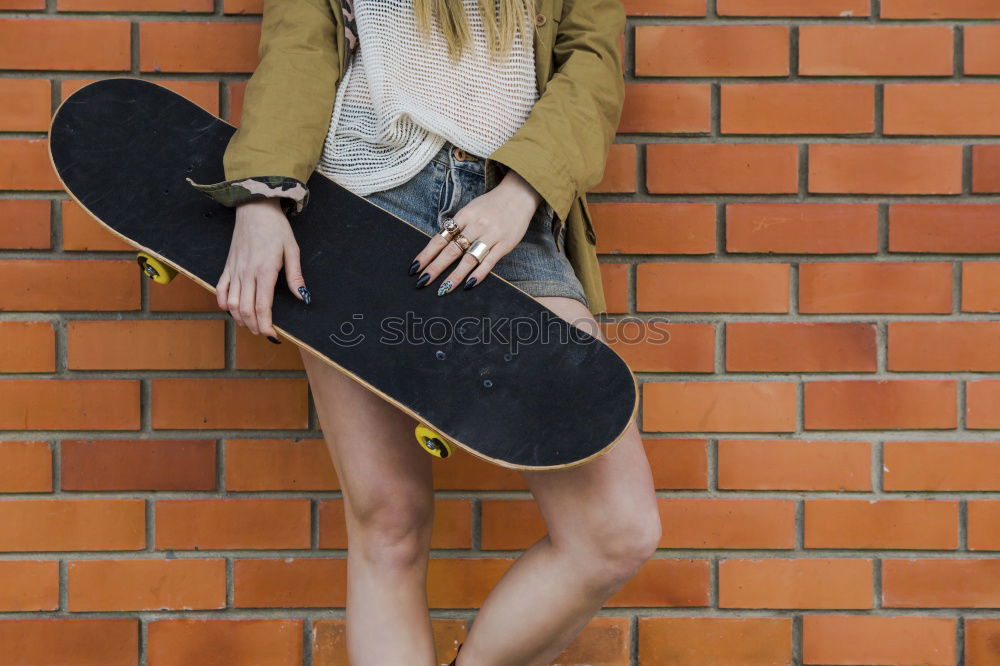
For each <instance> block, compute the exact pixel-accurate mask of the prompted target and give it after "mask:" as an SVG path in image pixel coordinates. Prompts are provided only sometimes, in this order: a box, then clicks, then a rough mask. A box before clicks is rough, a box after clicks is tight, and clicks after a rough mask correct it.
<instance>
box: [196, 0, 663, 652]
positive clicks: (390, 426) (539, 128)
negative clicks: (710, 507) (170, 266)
mask: <svg viewBox="0 0 1000 666" xmlns="http://www.w3.org/2000/svg"><path fill="white" fill-rule="evenodd" d="M342 2H343V5H342V4H341V3H342ZM351 4H353V7H352V6H351ZM623 27H624V13H623V11H622V8H621V5H620V3H619V2H618V1H617V0H354V2H353V3H351V2H350V0H273V1H270V2H265V6H264V17H263V32H262V35H261V45H260V57H261V60H260V64H259V65H258V67H257V69H256V71H255V72H254V74H253V76H252V77H251V79H250V81H249V82H248V84H247V90H246V95H245V103H244V109H243V116H242V124H241V128H240V129H239V130H238V131H237V133H236V134H235V135H234V137H233V139H232V141H231V142H230V144H229V146H228V148H227V151H226V155H225V168H226V176H227V178H228V180H226V181H223V182H221V183H215V184H212V185H198V184H194V185H195V187H198V188H199V189H201V190H202V191H204V192H206V193H207V194H209V195H211V196H213V197H214V198H216V199H217V200H218V201H220V202H222V203H225V204H226V205H231V206H238V208H237V212H236V228H235V231H234V234H233V241H232V246H231V250H230V255H229V259H228V261H227V264H226V268H225V271H224V272H223V274H222V277H221V279H220V281H219V283H218V285H217V290H218V301H219V307H220V308H222V309H224V310H228V311H229V312H230V313H231V314H232V316H233V318H234V319H235V320H236V322H237V323H238V324H240V325H243V326H247V327H248V328H249V329H250V330H251V331H252V332H253V333H254V334H258V333H263V334H265V335H267V336H274V335H276V333H275V331H274V329H273V328H272V327H271V321H270V305H271V297H272V294H273V291H274V288H275V285H276V281H277V276H278V273H279V270H280V269H281V268H282V267H283V268H284V271H285V276H286V279H287V283H288V284H287V286H288V288H289V289H290V290H291V291H292V293H293V294H295V295H296V296H297V297H298V298H301V299H302V300H303V301H305V303H307V304H308V303H309V302H310V295H309V292H308V286H307V284H306V282H305V279H304V278H308V277H309V276H303V275H302V272H301V269H300V266H299V259H298V256H299V252H298V247H297V246H296V243H295V239H294V236H293V234H292V225H294V217H295V215H296V214H297V213H298V212H300V211H301V210H303V209H304V207H305V206H306V205H307V202H308V188H307V187H306V184H305V183H306V181H307V180H308V178H309V176H310V174H311V173H312V171H313V169H314V168H316V169H318V170H320V171H321V172H323V173H325V174H326V175H328V176H330V177H331V178H333V179H334V180H336V181H337V182H339V183H340V184H342V185H344V186H345V187H347V188H348V189H351V190H352V191H354V192H355V193H357V194H360V195H362V196H365V197H366V198H368V200H369V201H371V202H372V203H375V204H377V205H379V206H381V207H383V208H386V209H387V210H390V211H392V212H393V213H395V214H397V215H399V216H400V217H403V218H404V219H406V220H407V221H409V222H410V223H412V224H414V225H416V226H418V227H420V228H422V229H424V230H425V231H427V232H428V233H429V234H433V237H432V238H431V240H430V241H429V242H428V243H427V245H426V247H425V248H424V249H423V250H422V251H421V252H420V253H419V254H418V255H417V256H415V257H414V258H413V263H412V265H410V266H408V267H405V268H404V267H402V266H398V267H397V266H384V267H381V266H373V267H372V268H373V278H374V279H377V272H376V271H377V270H408V271H409V272H410V275H412V276H414V284H415V286H416V287H417V288H423V287H426V286H427V285H434V286H435V287H436V292H437V294H438V295H439V296H442V297H449V298H460V297H461V295H460V294H453V295H449V294H450V293H451V292H453V291H454V290H455V289H456V287H457V286H459V285H461V286H462V287H463V288H467V289H468V288H475V286H476V285H477V284H479V283H481V282H482V281H483V280H485V279H489V278H488V274H489V272H490V271H491V270H495V271H496V272H497V273H498V274H499V275H501V276H503V277H504V278H506V279H509V280H510V281H512V282H514V283H515V284H516V285H518V286H519V287H521V288H522V289H525V290H526V291H528V293H530V294H532V295H533V296H535V297H537V298H538V300H540V301H541V302H542V303H543V304H544V305H546V306H547V307H549V308H550V309H551V310H553V311H555V312H556V313H557V314H558V315H560V316H562V317H563V318H565V319H567V320H570V321H572V322H573V323H575V324H577V325H579V326H585V327H587V330H588V331H589V332H591V333H595V334H599V330H598V329H597V326H596V323H595V321H594V318H593V316H592V313H597V312H601V311H603V310H604V299H603V294H602V292H601V289H600V276H599V274H598V273H597V263H596V254H595V252H594V245H593V243H594V236H593V230H592V228H591V226H590V220H589V215H588V214H587V211H586V200H585V192H586V191H587V190H588V189H589V188H591V187H593V185H595V184H596V183H597V182H598V181H599V180H600V178H601V175H602V172H603V165H604V161H605V158H606V156H607V150H608V146H609V144H610V143H611V141H612V140H613V138H614V134H615V129H616V126H617V124H618V118H619V115H620V112H621V103H622V97H623V87H624V85H623V81H622V75H621V60H620V57H619V53H618V40H619V38H620V36H621V33H622V30H623ZM289 218H291V221H290V219H289ZM330 233H336V220H335V219H331V226H330ZM456 259H457V260H459V261H458V262H457V263H455V260H456ZM453 264H454V265H453ZM449 267H450V268H449ZM302 359H303V363H304V365H305V368H306V373H307V376H308V378H309V383H310V387H311V389H312V393H313V397H314V400H315V405H316V410H317V413H318V416H319V420H320V424H321V426H322V429H323V433H324V435H325V437H326V440H327V445H328V447H329V449H330V454H331V458H332V460H333V462H334V465H335V467H336V471H337V474H338V478H339V479H340V483H341V487H342V489H343V495H344V509H345V518H346V522H347V529H348V537H349V543H350V548H349V551H348V558H347V560H348V588H347V647H348V653H349V656H350V658H351V660H352V662H353V663H357V664H379V665H380V666H381V665H395V664H400V665H402V664H406V665H414V664H420V665H427V666H429V665H430V664H437V663H438V662H437V661H435V655H434V646H433V643H432V635H431V625H430V618H429V613H428V608H427V598H426V572H427V564H428V551H429V545H430V533H431V523H432V518H433V487H432V481H431V458H430V457H429V456H427V455H426V454H425V453H424V452H422V451H421V450H420V449H419V448H418V447H417V446H415V445H414V444H413V441H412V431H413V427H414V425H415V424H414V421H413V419H412V418H411V417H409V416H408V415H406V414H405V413H403V412H401V411H399V410H398V409H397V408H395V407H394V406H393V405H391V404H389V403H388V402H386V401H384V400H382V399H381V398H379V397H378V396H377V395H375V394H374V393H372V392H369V391H367V390H366V389H364V388H363V387H361V386H360V385H359V384H357V383H356V382H354V381H353V380H352V379H350V378H348V377H346V376H345V375H343V374H341V373H340V372H338V371H336V370H335V369H333V368H331V367H329V366H328V365H326V364H325V363H323V362H321V361H320V360H319V359H317V358H316V357H314V356H312V355H311V354H308V353H305V352H303V353H302ZM594 381H600V377H595V378H594ZM359 438H362V439H364V440H365V444H364V446H353V447H351V452H350V455H347V451H346V450H345V449H344V448H342V447H343V446H345V445H344V444H343V442H347V441H354V442H357V441H358V439H359ZM522 475H523V477H524V480H525V482H526V484H527V486H528V488H529V489H530V490H531V492H532V495H533V496H534V498H535V499H536V501H537V502H538V504H539V508H540V510H541V513H542V515H543V517H544V519H545V522H546V525H547V527H548V534H547V535H546V536H545V537H544V538H542V539H541V540H539V541H538V542H537V543H535V544H534V545H533V546H532V547H531V548H530V549H528V550H527V551H526V552H524V553H523V554H522V555H521V557H519V558H518V559H517V560H516V562H515V563H514V564H513V566H512V567H511V568H510V569H509V570H508V571H507V572H506V574H505V575H504V576H503V577H502V578H501V580H500V581H499V583H498V584H497V585H496V587H495V588H494V589H493V591H492V592H491V594H490V595H489V597H488V598H487V599H486V601H485V602H484V603H483V604H482V606H481V608H480V610H479V612H478V614H477V616H476V619H475V622H474V624H473V626H472V628H471V630H470V631H469V633H468V635H467V637H466V639H465V641H464V643H463V644H462V645H461V646H460V649H459V652H458V654H457V657H456V660H455V661H453V662H452V664H457V665H459V666H469V665H474V666H493V665H501V664H503V665H512V666H513V665H516V666H525V665H536V664H547V663H549V661H550V660H551V659H553V658H554V657H555V656H556V655H558V654H559V652H561V651H562V650H563V649H564V648H565V647H566V646H567V645H568V644H569V643H570V642H571V641H572V640H573V639H574V638H575V637H576V635H577V634H578V633H579V632H580V631H581V629H582V628H583V627H584V626H585V625H586V623H587V622H588V620H589V619H590V618H591V617H592V616H593V615H594V614H595V613H596V611H598V610H599V609H600V608H601V607H602V605H603V604H604V602H605V601H606V600H607V599H608V597H610V596H611V595H612V594H613V593H614V592H615V591H616V590H618V589H619V588H620V587H621V586H622V585H623V584H624V583H625V582H626V581H628V580H629V579H630V578H631V577H632V576H633V575H634V574H635V572H636V570H637V569H638V568H639V566H640V565H641V564H642V563H643V562H644V561H645V560H647V559H648V558H649V557H650V555H651V554H652V553H653V552H654V550H655V549H656V546H657V543H658V541H659V537H660V522H659V515H658V512H657V507H656V500H655V494H654V490H653V483H652V477H651V474H650V469H649V464H648V462H647V460H646V457H645V454H644V451H643V448H642V443H641V440H640V437H639V433H638V429H637V428H636V426H635V424H634V423H633V424H632V425H631V426H630V427H629V429H628V430H627V431H626V433H625V434H624V435H623V436H622V438H621V439H620V440H619V442H618V443H617V444H616V445H615V446H614V448H613V449H612V450H611V451H610V452H608V453H606V454H605V455H603V456H601V457H600V458H598V459H596V460H594V461H591V462H589V463H587V464H584V465H580V466H577V467H572V468H569V469H562V470H554V471H553V470H545V471H533V472H532V471H527V472H522Z"/></svg>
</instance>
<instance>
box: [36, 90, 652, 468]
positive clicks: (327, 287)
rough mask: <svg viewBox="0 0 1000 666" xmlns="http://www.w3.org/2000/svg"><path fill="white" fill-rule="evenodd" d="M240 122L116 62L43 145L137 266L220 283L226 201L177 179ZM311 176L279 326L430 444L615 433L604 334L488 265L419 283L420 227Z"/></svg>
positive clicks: (479, 450) (616, 378) (508, 463)
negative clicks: (468, 280)
mask: <svg viewBox="0 0 1000 666" xmlns="http://www.w3.org/2000/svg"><path fill="white" fill-rule="evenodd" d="M233 132H235V128H234V127H233V126H232V125H230V124H228V123H226V122H225V121H223V120H221V119H220V118H217V117H216V116H214V115H212V114H211V113H209V112H207V111H205V110H204V109H202V108H201V107H199V106H197V105H196V104H194V103H193V102H191V101H190V100H188V99H187V98H185V97H183V96H181V95H179V94H177V93H174V92H173V91H171V90H168V89H167V88H164V87H162V86H160V85H157V84H155V83H152V82H149V81H144V80H141V79H135V78H113V79H105V80H102V81H98V82H94V83H91V84H89V85H87V86H84V87H83V88H81V89H79V90H78V91H76V92H75V93H73V94H72V95H71V96H69V97H68V98H67V99H66V100H65V101H64V102H63V103H62V104H61V105H60V107H59V109H58V110H57V111H56V113H55V115H54V116H53V119H52V123H51V127H50V132H49V152H50V157H51V159H52V163H53V165H54V167H55V170H56V173H57V174H58V176H59V178H60V180H61V181H62V183H63V185H64V187H65V189H66V191H67V192H68V193H69V194H70V196H71V197H72V198H73V199H74V200H76V201H77V202H78V203H79V204H80V205H81V206H82V207H83V208H84V209H85V210H86V211H87V212H88V213H89V214H90V215H91V216H92V217H93V218H94V219H96V220H97V221H98V222H99V223H101V224H102V225H104V226H105V227H107V228H108V229H109V230H111V231H112V232H113V233H114V234H116V235H117V236H119V237H120V238H122V239H123V240H125V241H126V242H128V243H129V244H131V245H133V246H134V247H136V248H137V249H138V250H141V251H142V253H143V254H144V255H145V256H146V257H148V258H149V262H147V266H146V269H147V273H151V272H155V269H154V270H153V271H149V267H151V266H157V267H159V269H160V273H161V274H162V273H163V272H164V266H165V267H166V270H167V271H170V270H171V269H172V270H176V271H179V272H180V273H183V274H184V275H186V276H188V277H189V278H191V279H193V280H194V281H195V282H197V283H198V284H200V285H201V286H202V287H204V288H206V289H208V290H210V291H212V292H213V293H214V292H215V285H216V284H217V283H218V280H219V277H220V276H221V274H222V270H223V268H224V266H225V262H226V258H227V256H228V252H229V245H230V242H231V240H232V234H233V228H234V224H235V210H234V209H232V208H229V207H226V206H222V205H220V204H218V203H216V202H215V201H213V200H212V199H210V198H209V197H207V196H206V195H204V194H202V193H200V192H198V191H197V190H195V189H194V188H193V187H191V186H190V185H189V184H188V183H187V182H186V181H185V178H186V177H190V178H191V179H192V180H194V181H195V182H201V183H214V182H219V181H222V180H224V179H225V175H224V170H223V165H222V157H223V153H224V152H225V149H226V145H227V144H228V142H229V139H230V137H231V136H232V134H233ZM308 186H309V193H310V194H309V205H308V206H307V207H306V209H305V210H304V211H303V212H302V213H301V214H300V215H298V216H295V217H294V218H292V220H291V226H292V229H293V230H294V233H295V237H296V239H297V241H298V244H299V248H300V257H301V263H302V271H303V275H304V277H305V282H306V284H307V285H308V286H309V291H310V293H311V295H312V301H311V304H309V305H306V304H305V303H303V302H302V301H300V300H298V299H296V298H295V297H294V296H293V295H292V294H291V293H290V292H289V290H288V288H287V286H286V284H285V277H284V274H283V273H282V274H280V275H279V276H278V283H277V286H276V288H275V294H274V302H273V306H272V322H273V326H274V328H275V330H276V331H278V332H279V333H280V334H281V336H282V337H284V338H285V339H287V340H290V341H291V342H293V343H295V344H297V345H299V346H300V347H302V348H304V349H305V350H307V351H308V352H310V353H312V354H315V355H317V356H319V357H320V358H321V359H323V360H324V361H325V362H326V363H328V364H329V365H331V366H333V367H334V368H336V369H338V370H340V371H341V372H343V373H346V374H347V375H349V376H350V377H352V378H353V379H355V380H357V381H359V382H361V383H362V384H363V385H364V386H366V387H367V388H368V389H370V390H372V391H374V392H375V393H377V394H378V395H380V396H382V397H383V398H384V399H386V400H388V401H390V402H391V403H393V404H395V405H396V406H397V407H399V408H400V409H402V410H404V411H405V412H407V413H409V414H410V415H411V416H413V417H414V418H415V419H417V421H419V422H420V423H422V424H426V426H427V427H429V428H430V429H431V430H432V431H434V432H436V433H437V434H439V435H440V436H442V437H443V439H444V440H446V441H445V442H444V443H443V446H444V448H443V449H440V448H439V450H438V451H436V452H435V451H432V452H435V453H436V454H438V455H441V456H442V457H444V456H445V455H446V454H447V453H448V452H450V450H451V449H450V447H449V446H448V443H449V442H450V443H451V444H454V445H456V446H458V447H460V448H462V449H465V450H467V451H468V452H470V453H472V454H473V455H475V456H478V457H480V458H483V459H485V460H488V461H490V462H493V463H495V464H497V465H501V466H503V467H508V468H514V469H549V468H561V467H568V466H573V465H578V464H581V463H584V462H586V461H588V460H591V459H593V458H595V457H596V456H599V455H600V454H602V453H604V452H606V451H608V450H609V449H610V448H611V447H612V446H613V445H614V444H615V443H616V442H617V441H618V439H619V438H620V436H621V435H622V433H623V431H624V429H625V428H626V427H627V426H628V424H629V422H630V420H631V418H632V417H633V416H634V414H635V410H636V405H637V388H636V382H635V378H634V376H633V374H632V373H631V371H630V370H629V369H628V367H627V366H626V364H625V362H624V361H623V360H622V358H621V357H620V356H618V354H616V353H615V352H614V351H613V350H612V349H611V348H610V347H608V346H607V345H605V344H604V343H602V342H601V341H600V340H598V339H596V338H594V337H592V336H591V335H589V334H588V333H586V332H584V331H582V330H581V329H579V328H577V327H575V326H572V325H571V324H569V323H568V322H566V321H565V320H563V319H561V318H559V317H558V316H556V315H555V314H554V313H553V312H552V311H551V310H549V309H547V308H545V307H544V306H543V305H542V304H541V303H540V302H539V301H537V300H535V299H534V298H532V297H531V296H529V295H528V294H527V293H525V292H524V291H522V290H520V289H518V288H517V287H515V286H514V285H512V284H511V283H509V282H506V281H505V280H503V279H502V278H501V277H499V276H498V275H496V274H491V275H490V276H489V278H487V279H486V280H484V281H483V282H482V283H481V284H478V285H476V286H475V287H474V288H472V289H469V290H463V289H458V290H455V291H452V292H451V293H449V294H446V295H445V296H442V297H438V296H437V295H436V291H437V290H436V288H435V285H434V284H432V285H428V286H427V287H426V288H424V289H415V288H414V284H415V278H414V277H412V276H410V275H408V269H409V266H410V263H411V262H412V259H413V257H414V256H416V254H417V253H418V252H419V251H420V250H421V248H423V247H424V245H426V243H427V240H428V238H429V236H428V235H427V234H425V233H424V232H423V231H421V230H419V229H417V228H416V227H414V226H412V225H410V224H409V223H407V222H406V221H405V220H402V219H401V218H399V217H396V216H395V215H393V214H391V213H389V212H388V211H386V210H384V209H382V208H379V207H378V206H376V205H374V204H372V203H370V202H368V201H367V200H366V199H364V198H362V197H359V196H357V195H355V194H353V193H352V192H350V191H348V190H346V189H344V188H343V187H341V186H340V185H338V184H337V183H335V182H334V181H333V180H331V179H329V178H327V177H326V176H324V175H322V174H321V173H319V172H313V174H312V176H311V177H310V179H309V182H308ZM143 263H144V262H143V259H142V258H141V257H140V265H143ZM442 278H443V276H442ZM442 278H439V280H440V279H442ZM515 338H516V339H515ZM432 434H433V433H432ZM430 439H431V441H428V439H426V438H425V439H424V442H423V443H424V444H425V447H426V448H428V449H433V448H434V447H435V446H436V445H441V444H442V443H441V442H440V441H434V439H433V437H431V438H430ZM418 440H420V435H418ZM355 446H364V441H358V442H356V443H355Z"/></svg>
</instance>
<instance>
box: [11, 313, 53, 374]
mask: <svg viewBox="0 0 1000 666" xmlns="http://www.w3.org/2000/svg"><path fill="white" fill-rule="evenodd" d="M55 369H56V334H55V330H54V329H53V328H52V322H48V321H4V322H0V372H55Z"/></svg>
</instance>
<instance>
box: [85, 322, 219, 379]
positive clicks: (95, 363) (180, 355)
mask: <svg viewBox="0 0 1000 666" xmlns="http://www.w3.org/2000/svg"><path fill="white" fill-rule="evenodd" d="M225 332H226V331H225V322H223V321H221V320H211V321H209V320H204V319H202V320H189V321H184V320H165V319H160V320H132V321H71V322H68V323H67V325H66V340H67V347H68V352H67V366H68V367H69V368H70V369H71V370H168V369H180V370H212V369H221V368H224V367H225V366H226V359H225V352H226V350H225V343H226V341H225Z"/></svg>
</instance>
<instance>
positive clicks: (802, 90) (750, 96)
mask: <svg viewBox="0 0 1000 666" xmlns="http://www.w3.org/2000/svg"><path fill="white" fill-rule="evenodd" d="M721 103H722V132H723V133H724V134H870V133H871V132H873V131H874V130H875V87H874V86H872V85H861V84H858V85H853V84H815V83H805V84H801V83H800V84H788V83H766V84H765V83H754V84H723V85H722V102H721Z"/></svg>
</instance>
